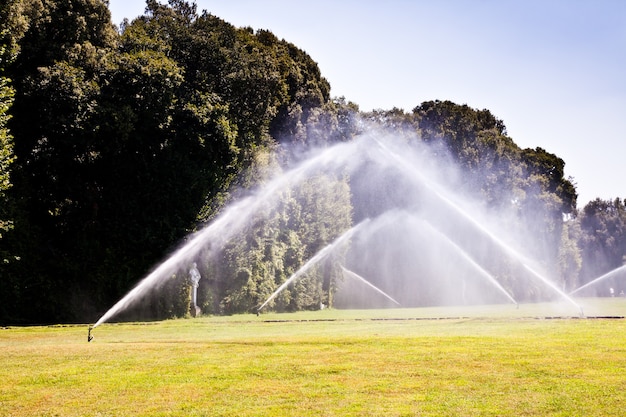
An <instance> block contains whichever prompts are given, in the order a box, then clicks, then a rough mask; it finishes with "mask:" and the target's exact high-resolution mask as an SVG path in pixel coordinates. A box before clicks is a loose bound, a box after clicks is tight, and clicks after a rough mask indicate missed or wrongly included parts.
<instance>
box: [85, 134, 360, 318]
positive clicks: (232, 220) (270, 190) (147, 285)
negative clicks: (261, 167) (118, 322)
mask: <svg viewBox="0 0 626 417" xmlns="http://www.w3.org/2000/svg"><path fill="white" fill-rule="evenodd" d="M359 146H361V142H358V143H347V144H340V145H337V146H335V147H332V148H328V149H326V150H325V151H323V152H320V153H319V154H317V155H315V156H313V157H312V158H310V159H308V160H306V161H305V162H303V163H302V164H300V165H298V166H297V167H295V168H293V169H292V170H290V171H288V172H286V173H284V174H283V175H280V176H279V177H277V178H275V179H274V180H272V181H270V182H269V183H268V184H267V185H265V186H264V187H262V188H261V189H260V190H259V191H258V192H257V193H256V194H255V195H253V196H250V197H247V198H244V199H242V200H241V201H239V202H238V203H236V204H233V205H232V206H229V207H228V209H226V210H225V211H224V212H222V213H221V214H220V215H219V216H218V217H217V218H215V219H214V220H213V221H212V222H211V223H209V224H208V225H207V226H205V227H204V228H203V229H202V230H200V231H199V232H198V233H196V234H195V235H194V236H193V238H191V239H190V240H189V241H188V242H187V243H186V244H184V245H183V246H182V247H181V248H180V249H178V250H177V251H176V252H174V253H173V254H172V255H171V256H170V257H168V258H167V259H166V260H165V261H164V262H162V263H161V264H160V265H158V266H157V267H156V268H155V269H154V270H153V271H152V272H151V273H150V274H148V275H147V276H146V277H145V278H143V279H142V280H141V281H140V282H139V283H138V284H137V285H136V286H135V287H134V288H133V289H132V290H131V291H130V292H128V293H127V294H126V295H125V296H124V297H123V298H122V299H120V300H119V301H118V302H117V303H115V304H114V305H113V307H111V308H110V309H109V310H108V311H107V312H105V313H104V315H103V316H102V317H100V319H98V321H97V322H96V323H95V324H94V325H93V327H92V328H95V327H98V326H99V325H101V324H102V323H104V322H106V321H108V320H110V319H111V318H112V317H114V316H115V315H117V314H119V313H120V312H121V311H123V310H124V309H126V308H128V307H130V306H131V305H133V304H134V303H135V302H136V301H138V300H140V299H141V297H142V296H144V295H145V294H146V293H148V291H150V290H151V289H152V288H155V287H157V286H158V285H159V283H160V282H162V281H163V279H164V277H169V276H171V275H172V274H174V273H176V271H177V270H178V269H179V268H180V267H181V265H183V264H184V263H185V262H189V261H190V260H191V259H192V258H193V257H194V256H196V255H197V254H198V253H199V252H200V251H202V250H206V249H207V243H210V244H211V247H213V249H214V250H215V249H216V248H217V247H221V245H222V244H223V243H224V242H226V241H227V240H228V239H230V238H231V237H232V236H233V235H234V234H235V233H237V232H238V231H240V230H241V229H242V228H243V227H244V226H245V220H247V219H249V218H250V216H252V215H253V214H254V213H256V212H258V211H260V209H261V208H262V207H263V205H264V204H266V203H267V202H268V201H270V199H271V198H272V197H273V196H275V195H276V193H277V192H278V191H280V190H281V189H284V188H286V187H287V186H288V185H290V184H293V183H294V182H296V181H299V180H301V179H302V178H303V177H305V176H306V175H307V174H308V173H310V172H311V171H313V170H315V169H318V168H320V167H331V168H332V166H333V164H334V165H337V166H340V165H341V164H345V162H346V160H347V159H348V158H349V157H350V156H351V155H353V154H354V149H353V148H354V147H356V148H357V149H358V147H359ZM346 147H348V148H347V149H346ZM337 155H339V157H337Z"/></svg>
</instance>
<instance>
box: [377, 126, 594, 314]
mask: <svg viewBox="0 0 626 417" xmlns="http://www.w3.org/2000/svg"><path fill="white" fill-rule="evenodd" d="M374 141H375V142H376V143H377V144H378V146H379V149H381V150H382V151H383V152H384V153H385V154H386V155H387V156H388V157H389V158H391V159H392V160H394V161H395V162H396V163H398V164H399V165H400V166H401V167H402V168H403V169H405V170H407V171H408V172H410V173H411V174H413V175H414V176H415V178H417V179H418V180H419V183H420V185H422V186H424V187H426V188H427V189H428V190H430V191H431V192H432V193H433V195H435V196H437V197H438V198H439V199H440V200H441V201H442V202H444V203H445V204H447V205H448V206H449V207H451V208H452V209H453V210H454V211H455V212H456V213H457V214H459V215H460V216H462V217H463V218H464V219H466V220H467V221H469V222H470V223H471V224H472V225H474V226H475V227H476V228H478V230H480V231H481V232H482V233H484V234H485V235H486V236H488V237H489V238H490V239H492V240H493V242H495V243H496V244H497V245H498V246H500V248H502V249H503V250H504V251H505V252H506V253H508V254H509V255H511V256H512V257H513V258H515V259H517V260H518V261H519V262H520V263H521V264H522V265H523V266H524V267H525V268H526V269H527V270H529V271H530V272H531V273H532V274H533V276H535V277H536V278H537V279H539V280H540V281H542V282H543V283H544V284H546V285H547V286H548V287H550V288H551V289H552V290H554V291H555V292H556V293H557V294H559V295H560V296H561V297H562V298H563V299H564V300H566V301H567V302H569V303H570V304H572V305H573V306H574V307H576V309H578V310H579V311H580V315H581V316H584V313H583V308H582V307H581V306H580V305H579V304H578V303H576V301H574V300H573V299H572V298H571V297H569V296H568V295H567V294H565V293H564V292H563V291H561V290H560V289H559V288H558V287H557V286H556V285H554V283H553V282H552V281H550V280H549V279H547V278H546V277H544V276H543V275H541V274H539V273H537V272H536V271H534V270H533V269H532V268H530V267H529V266H528V265H527V262H528V260H527V259H525V257H524V256H522V254H520V253H518V252H517V251H516V250H514V249H513V248H512V247H510V246H509V245H508V244H506V243H505V242H504V241H503V240H501V239H500V238H499V237H498V236H496V235H495V234H494V233H493V232H491V231H490V230H489V229H487V228H486V227H485V226H484V225H482V224H481V223H480V222H478V221H477V220H476V219H474V218H473V217H472V216H471V215H470V214H469V213H467V212H466V211H465V210H463V209H462V208H461V207H460V206H459V205H457V204H456V203H455V202H454V201H452V199H450V198H449V197H447V196H446V195H445V193H444V192H443V190H439V187H436V186H435V185H434V184H432V183H431V181H429V180H428V179H427V178H425V177H424V176H423V175H422V173H421V172H419V170H417V169H416V168H415V167H414V166H413V165H411V164H410V163H408V161H407V160H406V159H405V158H403V157H402V156H400V155H398V154H397V153H395V152H393V151H392V150H391V149H389V148H388V147H387V146H385V145H384V144H383V143H381V142H380V141H379V140H377V139H376V138H374Z"/></svg>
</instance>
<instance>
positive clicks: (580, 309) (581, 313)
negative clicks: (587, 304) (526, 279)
mask: <svg viewBox="0 0 626 417" xmlns="http://www.w3.org/2000/svg"><path fill="white" fill-rule="evenodd" d="M522 265H523V266H524V268H526V269H527V270H528V271H529V272H530V273H531V274H533V275H535V276H536V277H537V278H540V279H541V280H542V281H543V282H544V283H545V284H546V285H548V286H549V287H550V288H552V289H553V290H554V291H555V292H556V293H557V294H559V295H560V296H562V297H564V298H565V299H566V300H572V299H571V298H570V297H568V296H567V294H565V293H564V292H563V291H561V290H560V289H559V287H557V286H556V285H554V283H553V282H552V281H549V280H547V279H545V278H544V277H543V276H542V275H541V274H539V273H538V272H537V271H535V270H534V269H532V268H531V267H530V266H528V265H526V264H524V263H523V264H522ZM572 303H574V305H576V306H578V309H579V311H580V317H584V316H585V312H584V311H583V308H582V307H581V306H580V305H578V304H576V303H575V302H574V301H572Z"/></svg>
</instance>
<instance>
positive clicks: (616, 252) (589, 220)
mask: <svg viewBox="0 0 626 417" xmlns="http://www.w3.org/2000/svg"><path fill="white" fill-rule="evenodd" d="M577 221H578V222H579V224H580V229H581V237H580V243H579V244H580V247H581V251H582V258H583V262H582V270H581V280H580V284H581V285H582V284H585V283H586V282H588V281H591V280H592V279H595V278H597V277H599V276H601V275H603V274H605V273H607V272H609V271H611V270H613V269H615V268H618V267H621V266H622V265H624V264H625V263H626V201H624V200H621V199H618V198H616V199H614V200H602V199H600V198H597V199H595V200H593V201H590V202H589V203H588V204H587V205H586V206H585V207H583V209H582V211H581V213H580V214H579V216H578V217H577ZM621 286H622V288H623V289H624V290H626V286H624V285H623V284H622V285H621Z"/></svg>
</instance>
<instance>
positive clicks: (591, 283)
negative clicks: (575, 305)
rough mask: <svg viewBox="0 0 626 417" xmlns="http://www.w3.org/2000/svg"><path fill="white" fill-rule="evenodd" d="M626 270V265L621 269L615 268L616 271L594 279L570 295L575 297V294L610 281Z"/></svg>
mask: <svg viewBox="0 0 626 417" xmlns="http://www.w3.org/2000/svg"><path fill="white" fill-rule="evenodd" d="M625 269H626V265H624V266H620V267H619V268H615V269H614V270H612V271H609V272H607V273H606V274H604V275H601V276H599V277H598V278H596V279H594V280H593V281H589V282H588V283H586V284H585V285H583V286H581V287H578V288H576V289H575V290H574V291H572V292H571V293H570V295H573V294H575V293H577V292H578V291H581V290H584V289H585V288H588V287H590V286H592V285H594V284H596V283H597V282H599V281H604V280H605V279H608V278H610V277H612V276H613V275H616V274H618V273H619V272H621V271H623V270H625Z"/></svg>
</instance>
